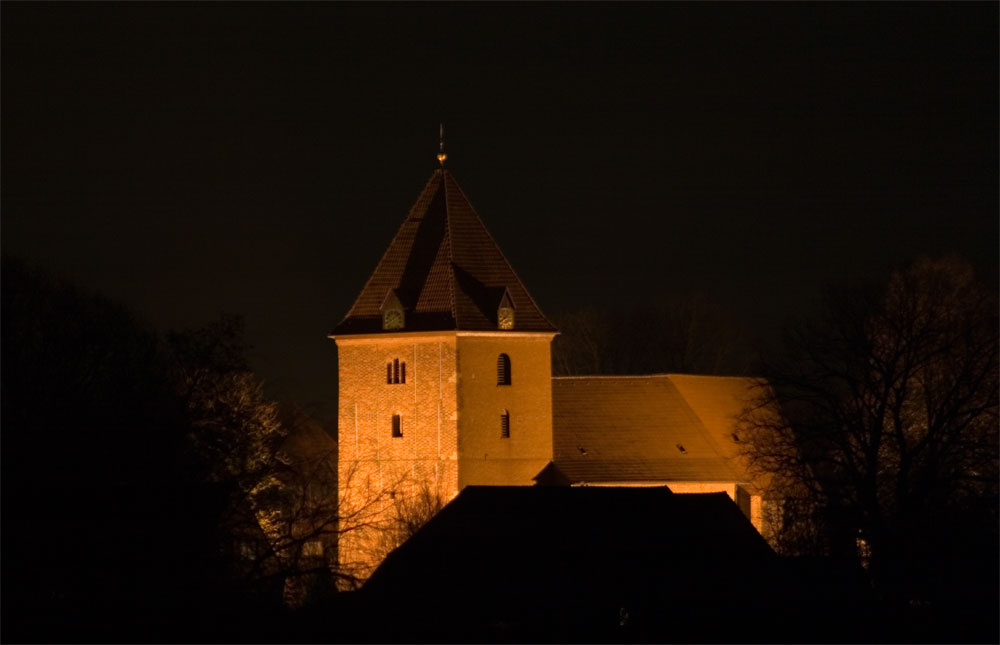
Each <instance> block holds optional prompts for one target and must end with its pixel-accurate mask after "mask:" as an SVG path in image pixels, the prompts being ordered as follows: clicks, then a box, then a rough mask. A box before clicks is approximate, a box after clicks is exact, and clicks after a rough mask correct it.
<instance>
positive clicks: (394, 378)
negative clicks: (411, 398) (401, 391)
mask: <svg viewBox="0 0 1000 645" xmlns="http://www.w3.org/2000/svg"><path fill="white" fill-rule="evenodd" d="M392 382H393V383H399V359H398V358H396V359H393V361H392Z"/></svg>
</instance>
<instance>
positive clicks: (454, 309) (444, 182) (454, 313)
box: [435, 168, 475, 327]
mask: <svg viewBox="0 0 1000 645" xmlns="http://www.w3.org/2000/svg"><path fill="white" fill-rule="evenodd" d="M435 172H440V173H441V188H442V189H443V190H444V240H445V243H446V244H447V245H448V276H449V278H448V294H449V296H450V298H451V317H452V320H454V321H455V326H456V327H458V326H459V323H458V305H457V304H456V303H455V280H456V278H455V247H454V245H453V244H452V243H451V208H450V207H449V206H448V177H447V174H448V171H447V170H445V169H444V168H441V169H440V170H436V171H435ZM456 185H457V184H456ZM461 190H462V189H461V188H459V191H461ZM469 207H470V208H471V207H472V204H469ZM473 212H475V211H473Z"/></svg>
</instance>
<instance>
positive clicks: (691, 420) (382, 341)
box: [330, 155, 765, 580]
mask: <svg viewBox="0 0 1000 645" xmlns="http://www.w3.org/2000/svg"><path fill="white" fill-rule="evenodd" d="M442 157H443V155H442ZM439 161H441V167H440V168H438V169H436V170H435V171H434V173H433V174H432V175H431V177H430V180H429V181H428V182H427V184H426V185H425V186H424V188H423V190H422V191H421V193H420V195H419V196H418V197H417V200H416V203H415V204H414V205H413V207H412V208H411V209H410V211H409V213H408V214H407V216H406V219H405V220H404V221H403V223H402V225H401V226H400V228H399V230H398V232H397V233H396V235H395V237H394V238H393V239H392V241H391V242H390V243H389V247H388V249H387V250H386V251H385V253H384V254H383V255H382V258H381V259H380V260H379V261H378V264H377V265H376V267H375V269H374V271H373V272H372V274H371V276H370V277H369V279H368V281H367V283H366V284H365V285H364V287H363V288H362V289H361V293H360V295H358V297H357V299H356V301H355V302H354V304H353V306H352V307H351V309H350V310H349V311H348V313H347V315H346V316H345V318H344V319H343V321H341V323H340V324H339V325H337V326H336V328H335V329H334V330H333V332H332V333H331V335H330V337H331V338H332V339H334V340H335V341H336V344H337V351H338V363H339V364H338V370H339V402H338V446H339V456H338V478H339V481H338V484H339V495H340V505H341V510H340V517H341V522H342V524H344V526H342V527H341V535H340V538H339V545H338V550H339V561H340V565H341V567H343V568H345V569H348V570H353V571H355V572H356V575H357V577H358V578H359V579H361V580H363V579H365V578H367V577H368V576H369V575H370V573H371V571H372V570H373V569H374V567H376V566H377V565H378V563H379V562H380V561H381V560H382V558H384V556H385V555H386V554H387V552H388V551H389V550H391V548H392V547H393V546H395V544H396V543H391V541H390V542H389V543H387V541H386V540H387V539H386V531H385V528H386V527H387V526H390V525H391V524H392V522H393V521H394V520H396V519H398V518H399V516H400V515H405V514H406V513H407V512H411V513H412V509H413V508H414V506H415V505H420V504H423V506H424V507H425V509H427V510H426V512H433V511H434V510H435V509H437V508H439V507H440V505H441V504H444V503H447V502H449V501H450V500H452V499H453V498H455V497H456V496H457V495H458V493H459V492H460V491H461V490H463V489H464V488H465V487H467V486H616V487H621V486H629V487H662V486H666V487H668V488H669V489H670V490H671V491H673V492H675V493H712V492H714V493H718V492H724V493H726V494H727V495H728V496H729V497H730V498H731V499H732V501H733V502H734V503H735V504H737V505H738V507H739V509H740V510H741V511H742V512H743V514H744V515H745V516H746V517H747V518H749V520H750V521H751V522H752V523H753V525H754V527H755V528H757V530H758V531H763V516H762V511H761V509H762V496H763V492H764V489H765V486H764V485H763V484H762V483H761V482H760V481H755V480H754V478H753V477H751V475H750V473H749V472H748V468H747V464H746V463H745V460H744V458H743V457H742V456H741V454H740V449H741V445H740V443H741V442H740V437H739V434H738V430H737V427H736V417H737V416H738V415H739V414H740V412H741V411H742V410H743V408H744V406H745V404H746V403H747V401H748V400H749V396H750V392H751V389H752V388H753V386H754V385H755V384H756V381H755V380H754V379H749V378H736V377H716V376H692V375H679V374H657V375H642V376H574V377H553V375H552V360H551V353H550V345H551V343H552V340H553V338H554V337H555V336H556V334H557V333H558V330H557V329H556V328H555V326H554V325H553V324H552V323H551V322H550V321H549V320H548V319H547V318H546V317H545V315H544V314H543V313H542V310H541V308H540V307H539V306H538V304H537V303H536V302H535V300H534V299H533V298H532V297H531V295H530V293H529V292H528V290H527V288H526V287H525V285H524V284H523V283H522V282H521V280H520V278H518V276H517V274H516V273H515V271H514V269H513V267H511V265H510V263H509V262H508V261H507V259H506V257H505V256H504V254H503V252H502V251H501V250H500V248H499V246H498V245H497V243H496V242H495V241H494V239H493V237H492V236H491V235H490V233H489V231H488V230H487V228H486V226H485V225H484V224H483V221H482V220H481V219H480V217H479V215H478V214H477V213H476V211H475V210H474V209H473V207H472V205H471V203H470V201H469V199H468V197H467V196H466V195H465V193H464V192H463V191H462V188H461V187H460V186H459V184H458V182H457V181H456V179H455V177H454V176H453V175H452V173H451V172H449V171H448V170H447V169H446V168H445V167H444V163H443V162H444V159H443V158H441V157H439ZM347 524H349V525H350V526H346V525H347ZM397 543H398V542H397Z"/></svg>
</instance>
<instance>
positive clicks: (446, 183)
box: [444, 175, 559, 334]
mask: <svg viewBox="0 0 1000 645" xmlns="http://www.w3.org/2000/svg"><path fill="white" fill-rule="evenodd" d="M451 177H452V181H454V182H455V188H458V192H459V194H460V195H461V196H462V198H463V199H464V200H465V203H466V204H468V205H469V210H470V211H472V214H473V215H474V216H475V218H476V220H477V221H478V222H479V226H480V227H482V229H483V231H484V232H485V233H486V237H487V238H489V240H490V242H491V243H492V244H493V247H494V248H495V249H496V250H497V253H499V254H500V259H502V260H503V262H504V264H506V265H507V268H508V269H510V272H511V274H512V275H513V276H514V279H515V280H516V281H517V284H519V285H521V289H522V290H523V291H524V295H525V296H527V298H528V300H529V301H530V302H531V304H532V305H534V307H535V311H537V312H538V315H540V316H541V317H542V320H544V321H545V322H546V323H548V325H549V326H550V327H551V328H552V329H554V330H556V333H557V334H558V333H559V329H558V328H557V327H556V326H555V325H553V324H552V321H551V320H549V318H548V316H546V315H545V312H543V311H542V308H541V307H539V306H538V303H537V302H535V299H534V298H533V297H532V296H531V292H530V291H528V289H527V287H525V286H524V281H523V280H521V276H519V275H517V271H515V270H514V267H513V265H511V263H510V260H508V259H507V256H506V255H504V252H503V250H501V249H500V245H499V244H497V241H496V240H495V239H493V234H492V233H490V229H488V228H486V224H485V223H483V218H481V217H480V216H479V212H478V211H477V210H476V207H475V206H473V205H472V201H471V200H470V199H469V196H468V195H466V194H465V191H464V190H462V187H461V186H460V185H459V183H458V180H457V179H455V176H454V175H451ZM444 179H445V180H446V179H447V178H446V177H445V178H444ZM444 184H445V190H446V191H447V186H448V182H447V181H444ZM445 202H446V203H445V212H446V213H447V212H448V207H447V192H446V193H445ZM448 216H449V217H450V213H449V214H448ZM449 250H450V247H449ZM452 264H454V262H453V263H452Z"/></svg>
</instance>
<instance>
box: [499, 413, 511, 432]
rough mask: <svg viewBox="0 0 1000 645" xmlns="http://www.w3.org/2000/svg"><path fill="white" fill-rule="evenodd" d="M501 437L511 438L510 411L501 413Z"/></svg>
mask: <svg viewBox="0 0 1000 645" xmlns="http://www.w3.org/2000/svg"><path fill="white" fill-rule="evenodd" d="M500 438H501V439H510V412H507V411H506V410H504V411H503V412H501V413H500Z"/></svg>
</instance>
